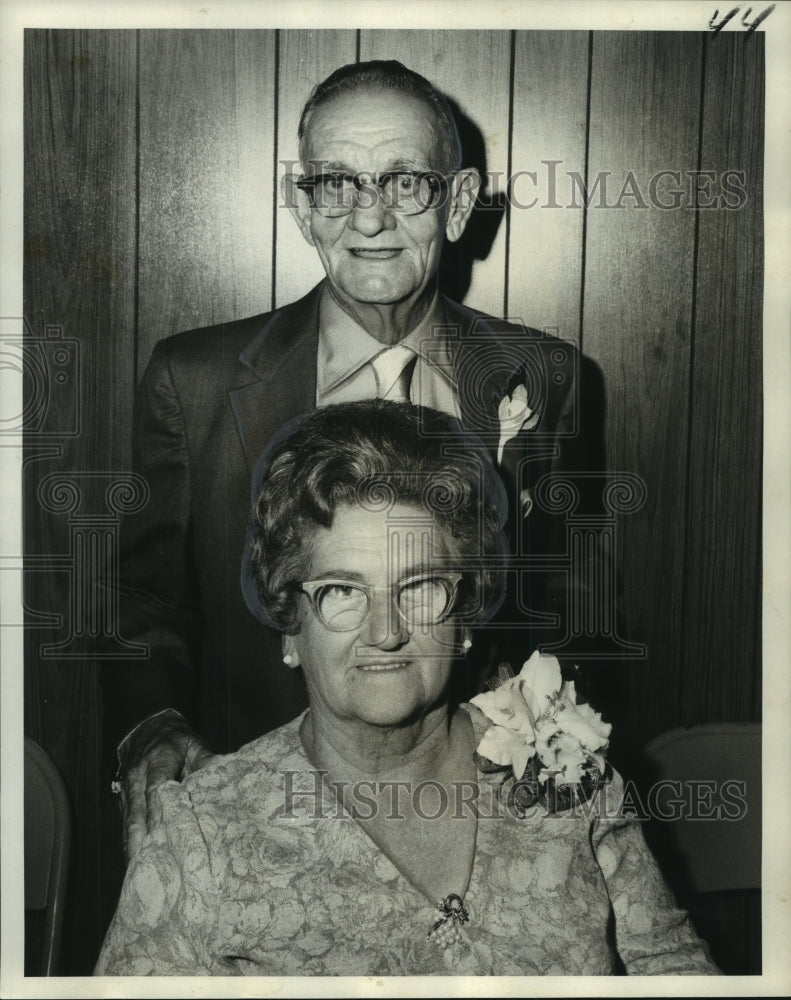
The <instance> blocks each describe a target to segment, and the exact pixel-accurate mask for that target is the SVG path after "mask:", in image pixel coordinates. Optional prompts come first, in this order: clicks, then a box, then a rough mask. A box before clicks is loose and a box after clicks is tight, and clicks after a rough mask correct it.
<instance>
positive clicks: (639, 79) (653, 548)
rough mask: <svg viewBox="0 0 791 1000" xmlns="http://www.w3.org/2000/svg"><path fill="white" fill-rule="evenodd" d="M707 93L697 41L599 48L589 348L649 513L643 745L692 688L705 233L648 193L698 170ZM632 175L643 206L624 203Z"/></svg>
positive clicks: (631, 580)
mask: <svg viewBox="0 0 791 1000" xmlns="http://www.w3.org/2000/svg"><path fill="white" fill-rule="evenodd" d="M700 82H701V43H700V38H699V36H697V35H688V34H678V33H668V34H659V33H657V34H640V35H639V36H635V35H634V34H630V33H621V32H606V33H601V34H595V35H594V36H593V52H592V67H591V98H590V149H589V185H592V182H593V179H594V178H596V177H597V175H598V174H600V173H601V175H602V178H603V176H604V172H605V171H609V172H610V176H609V177H607V198H606V200H605V204H608V205H611V206H615V205H618V204H619V201H620V204H621V206H622V207H610V208H607V207H601V208H600V207H598V205H599V198H598V197H596V198H594V199H593V203H592V205H591V207H590V208H589V209H588V212H587V243H586V247H585V260H586V266H585V274H584V283H585V284H584V296H585V299H584V317H583V330H582V346H583V349H584V351H585V353H586V354H587V355H589V356H590V357H592V358H593V360H594V361H595V362H597V363H598V364H599V365H600V367H601V369H602V371H603V373H604V381H605V387H606V393H607V400H608V423H607V435H608V466H609V468H610V469H611V470H612V471H614V472H616V473H617V472H618V471H620V470H624V471H626V472H630V473H637V474H638V475H639V476H641V477H642V478H643V480H644V481H645V484H646V489H647V500H646V503H645V505H644V507H643V508H642V509H641V510H640V511H639V512H637V513H634V514H631V515H628V516H623V517H622V518H621V519H620V521H619V526H620V528H621V535H620V551H621V552H622V553H623V560H622V586H623V602H622V607H623V611H624V614H625V618H626V626H627V630H628V633H629V638H631V639H633V640H635V641H641V642H645V643H647V645H648V663H647V664H646V663H636V664H634V666H633V668H632V669H631V670H630V671H629V686H630V689H631V691H632V709H631V710H632V716H633V718H634V719H635V725H636V727H637V728H638V730H639V736H640V738H641V739H642V740H643V741H644V740H645V739H648V738H650V736H651V735H653V734H654V733H656V732H658V731H660V730H662V729H665V728H668V727H669V726H671V725H673V724H675V722H676V720H677V718H678V713H679V703H680V700H681V699H682V697H683V690H684V678H683V667H682V657H681V650H682V647H683V643H684V639H685V637H684V635H683V630H682V614H683V580H684V559H685V537H684V536H685V532H684V515H685V483H686V463H687V434H688V428H687V422H688V419H689V410H688V385H689V365H690V333H691V322H692V305H693V262H694V235H695V215H694V212H693V211H692V210H690V209H688V208H684V207H681V208H678V209H671V210H663V209H661V208H658V207H656V206H655V205H654V204H652V202H651V198H650V190H647V189H649V185H650V179H651V178H652V177H654V176H655V175H656V174H657V173H658V172H659V171H661V170H665V169H669V170H675V171H680V172H681V173H682V175H683V174H684V173H685V172H686V171H687V170H695V169H696V167H697V159H698V127H699V105H700ZM630 172H631V174H632V175H633V177H634V179H635V181H636V183H637V188H638V190H639V192H640V198H639V200H638V198H637V197H636V196H632V195H627V196H626V197H624V198H623V199H621V198H620V193H621V190H622V189H623V187H624V185H626V186H627V188H628V187H629V183H628V182H629V177H630ZM632 190H633V188H632ZM661 194H662V196H666V191H665V189H664V188H662V189H661ZM643 203H644V204H645V207H642V204H643Z"/></svg>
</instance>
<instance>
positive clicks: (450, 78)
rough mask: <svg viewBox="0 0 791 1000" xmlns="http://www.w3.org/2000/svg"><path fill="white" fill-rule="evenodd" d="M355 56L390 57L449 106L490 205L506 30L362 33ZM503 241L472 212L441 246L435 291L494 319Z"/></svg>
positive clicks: (502, 115) (499, 154) (494, 216)
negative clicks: (456, 236)
mask: <svg viewBox="0 0 791 1000" xmlns="http://www.w3.org/2000/svg"><path fill="white" fill-rule="evenodd" d="M360 58H361V59H363V60H365V59H398V60H399V61H401V62H402V63H404V65H405V66H408V67H409V68H410V69H413V70H415V71H416V72H418V73H422V74H423V76H425V77H426V78H427V79H428V80H430V81H431V83H433V84H434V85H435V86H436V87H438V88H439V89H440V90H442V91H443V92H444V93H445V94H446V95H447V96H448V97H449V98H450V99H451V100H452V101H454V102H455V103H456V105H457V107H458V110H460V112H461V115H460V116H459V117H460V121H459V130H460V132H461V136H462V146H463V147H464V151H465V161H466V162H465V166H467V165H473V166H476V167H478V169H479V170H480V171H481V173H482V174H485V173H486V172H487V171H488V173H489V174H490V176H491V183H490V190H491V195H492V197H493V199H494V200H496V198H497V194H498V192H499V191H500V190H502V189H503V188H504V183H505V182H504V178H505V177H506V174H507V171H508V109H509V100H510V98H509V92H510V86H509V77H510V59H511V35H510V32H507V31H363V32H362V35H361V39H360ZM455 110H456V109H454V111H455ZM505 243H506V234H505V225H504V216H503V214H502V213H500V212H496V211H489V212H480V211H479V212H476V213H475V214H474V215H473V217H472V219H471V220H470V223H469V225H468V227H467V232H466V233H465V234H464V236H463V238H462V240H461V241H460V243H459V244H458V245H457V246H452V247H446V253H445V257H446V259H445V261H444V262H443V269H442V273H441V276H442V284H443V290H445V291H447V292H448V293H449V294H450V295H451V296H453V297H460V296H461V295H464V298H465V300H466V302H467V303H468V304H469V305H470V306H471V307H473V308H475V309H480V310H482V311H483V312H489V313H492V314H494V315H497V316H502V315H503V313H504V310H505V300H504V288H505V281H504V279H505Z"/></svg>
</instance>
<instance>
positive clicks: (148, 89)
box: [138, 31, 275, 375]
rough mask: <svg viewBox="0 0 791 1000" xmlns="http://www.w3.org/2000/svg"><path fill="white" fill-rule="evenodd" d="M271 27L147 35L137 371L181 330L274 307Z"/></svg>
mask: <svg viewBox="0 0 791 1000" xmlns="http://www.w3.org/2000/svg"><path fill="white" fill-rule="evenodd" d="M274 53H275V38H274V32H272V31H142V32H140V160H139V170H140V220H139V224H140V278H139V316H138V324H139V331H140V333H139V369H140V370H139V371H138V375H139V374H141V372H142V368H143V367H144V366H145V364H146V363H147V361H148V358H149V356H150V354H151V350H152V348H153V346H154V344H155V343H156V342H157V341H158V340H160V339H161V338H162V337H166V336H168V335H170V334H172V333H176V332H177V331H179V330H185V329H189V328H192V327H196V326H204V325H207V324H210V323H214V322H219V321H222V320H229V319H234V318H238V317H241V316H247V315H251V314H254V313H257V312H262V311H264V310H267V309H269V308H270V307H271V281H272V275H271V256H272V190H273V183H274V180H273V178H274V171H273V165H274V142H275V130H274V80H275V58H274Z"/></svg>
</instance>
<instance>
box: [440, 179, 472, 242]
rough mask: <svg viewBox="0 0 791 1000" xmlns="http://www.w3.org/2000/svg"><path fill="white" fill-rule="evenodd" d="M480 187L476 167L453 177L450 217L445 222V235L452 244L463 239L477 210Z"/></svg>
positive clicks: (450, 192)
mask: <svg viewBox="0 0 791 1000" xmlns="http://www.w3.org/2000/svg"><path fill="white" fill-rule="evenodd" d="M480 186H481V175H480V174H479V173H478V171H477V170H476V169H475V168H474V167H469V168H467V169H466V170H458V171H457V172H456V173H455V174H454V175H453V180H452V181H451V184H450V191H449V192H448V217H447V219H446V220H445V235H446V236H447V238H448V239H449V240H450V242H451V243H455V242H456V241H457V240H459V239H461V236H462V233H463V232H464V230H465V229H466V227H467V223H468V222H469V220H470V215H472V210H473V208H475V201H476V199H477V197H478V188H479V187H480Z"/></svg>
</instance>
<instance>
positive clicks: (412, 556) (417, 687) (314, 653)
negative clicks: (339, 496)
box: [285, 504, 462, 726]
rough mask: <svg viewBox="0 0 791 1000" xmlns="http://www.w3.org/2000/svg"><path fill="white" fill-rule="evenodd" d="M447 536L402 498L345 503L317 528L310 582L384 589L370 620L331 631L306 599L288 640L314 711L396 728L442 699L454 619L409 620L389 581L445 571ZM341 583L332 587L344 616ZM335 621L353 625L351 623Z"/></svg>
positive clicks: (455, 636) (455, 637) (456, 637)
mask: <svg viewBox="0 0 791 1000" xmlns="http://www.w3.org/2000/svg"><path fill="white" fill-rule="evenodd" d="M445 541H446V540H445V538H444V537H442V533H441V531H440V529H439V528H437V527H436V525H435V524H434V522H433V520H432V518H431V517H430V515H428V514H426V513H425V512H424V511H423V510H422V509H420V508H418V507H412V506H408V505H404V504H397V505H395V506H394V507H393V508H391V509H390V510H389V511H368V510H363V509H361V508H359V507H345V506H344V507H339V508H338V510H337V511H336V513H335V517H334V519H333V523H332V527H331V528H329V529H326V528H321V527H319V528H317V529H316V532H315V534H314V536H313V543H312V547H311V559H310V568H309V571H308V574H307V577H306V579H307V580H309V581H321V580H324V579H333V580H338V579H341V580H348V581H349V582H352V581H354V582H359V583H361V584H367V585H369V586H373V587H376V588H380V589H378V590H377V591H376V592H375V593H373V594H372V598H371V604H370V609H369V611H368V615H367V617H366V618H365V620H364V621H363V622H362V623H361V624H359V625H356V626H355V627H354V628H353V629H351V630H350V631H343V632H338V631H332V630H331V629H329V628H328V627H327V626H326V625H325V624H324V623H323V622H322V621H320V620H319V618H318V617H317V615H316V614H315V613H314V611H313V608H312V607H311V606H310V602H309V600H308V598H307V596H305V595H303V596H301V597H300V598H299V601H300V608H299V624H300V631H299V633H298V634H297V635H294V636H289V637H287V638H286V640H285V648H286V651H287V652H289V653H290V654H291V656H292V663H293V665H295V666H296V665H298V664H301V666H302V668H303V670H304V671H305V678H306V681H307V685H308V694H309V699H310V705H311V710H312V711H314V712H316V713H321V714H323V715H325V716H326V717H331V718H332V719H333V720H344V721H346V722H362V723H366V724H368V725H372V726H397V725H399V724H401V723H403V722H406V721H407V720H410V719H414V718H415V717H416V716H419V715H422V714H423V713H425V712H426V711H428V709H430V708H431V707H432V706H434V705H436V704H437V703H438V702H441V701H442V698H443V697H444V695H445V691H446V688H447V685H448V680H449V678H450V672H451V668H452V665H453V660H454V658H455V656H457V655H458V653H459V648H460V646H459V644H460V641H461V638H462V636H461V634H460V629H459V628H458V627H457V626H456V625H455V624H454V623H453V621H452V619H448V620H446V621H443V622H441V623H440V624H438V625H437V624H435V625H430V626H420V625H418V626H412V625H409V624H407V622H406V621H404V619H403V618H402V617H401V616H400V615H399V614H398V613H397V611H396V606H395V601H396V593H397V588H395V587H394V588H392V589H390V590H386V589H382V588H387V587H389V585H390V584H394V583H395V584H397V583H399V582H401V581H403V580H407V579H409V578H413V577H415V576H416V575H419V574H421V573H423V572H426V571H431V570H434V571H441V570H442V568H447V567H448V560H447V558H443V557H447V553H448V551H449V549H448V547H447V545H446V544H445ZM346 593H347V591H346V590H344V588H337V589H336V590H335V591H333V594H332V599H333V601H334V602H336V604H337V603H338V602H340V605H341V607H340V613H341V616H342V615H343V613H344V612H343V600H344V596H345V594H346ZM336 621H340V622H343V623H344V624H347V622H348V619H345V618H343V617H340V618H338V619H336Z"/></svg>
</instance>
